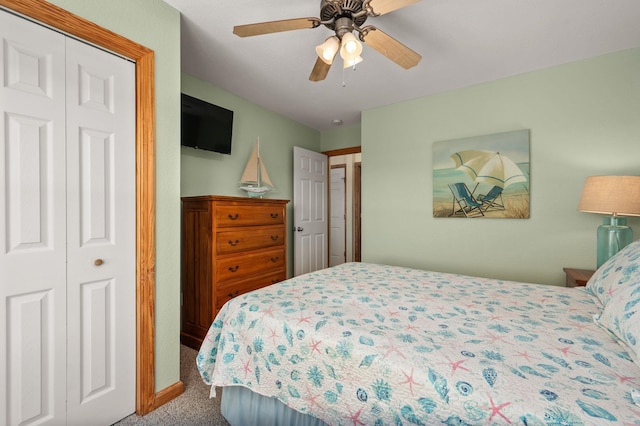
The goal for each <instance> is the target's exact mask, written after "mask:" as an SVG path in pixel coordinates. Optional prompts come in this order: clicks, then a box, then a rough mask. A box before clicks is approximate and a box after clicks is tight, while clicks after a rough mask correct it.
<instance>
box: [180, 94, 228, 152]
mask: <svg viewBox="0 0 640 426" xmlns="http://www.w3.org/2000/svg"><path fill="white" fill-rule="evenodd" d="M181 129H182V132H181V133H182V135H181V143H182V145H184V146H190V147H192V148H197V149H205V150H207V151H215V152H219V153H222V154H231V135H232V131H233V111H230V110H228V109H225V108H222V107H219V106H217V105H213V104H210V103H208V102H205V101H203V100H201V99H197V98H194V97H192V96H189V95H185V94H184V93H182V123H181Z"/></svg>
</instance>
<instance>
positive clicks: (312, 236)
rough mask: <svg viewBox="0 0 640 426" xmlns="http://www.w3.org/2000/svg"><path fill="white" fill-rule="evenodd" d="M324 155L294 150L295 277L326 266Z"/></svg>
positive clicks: (326, 233) (326, 230)
mask: <svg viewBox="0 0 640 426" xmlns="http://www.w3.org/2000/svg"><path fill="white" fill-rule="evenodd" d="M327 174H328V163H327V156H326V155H324V154H321V153H319V152H315V151H309V150H308V149H304V148H300V147H297V146H295V147H293V230H294V233H293V249H294V275H301V274H306V273H307V272H312V271H316V270H318V269H322V268H326V267H327V266H328V260H327V256H328V252H329V250H328V247H327V237H328V229H327V228H328V220H327V215H328V211H327V196H328V194H327V183H328V177H327Z"/></svg>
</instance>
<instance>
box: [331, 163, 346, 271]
mask: <svg viewBox="0 0 640 426" xmlns="http://www.w3.org/2000/svg"><path fill="white" fill-rule="evenodd" d="M346 170H347V168H346V166H344V165H342V166H337V167H336V166H332V167H331V171H330V177H331V180H330V182H331V183H330V185H329V193H330V194H331V195H330V197H329V205H330V206H331V221H330V227H329V228H330V230H329V266H335V265H340V264H342V263H344V262H346V258H347V246H346V244H347V217H346V214H347V213H346V212H347V210H346V202H345V200H346V196H347V194H346Z"/></svg>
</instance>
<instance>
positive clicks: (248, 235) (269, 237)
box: [216, 226, 285, 254]
mask: <svg viewBox="0 0 640 426" xmlns="http://www.w3.org/2000/svg"><path fill="white" fill-rule="evenodd" d="M284 233H285V231H284V227H283V226H260V227H254V228H242V229H232V230H229V231H220V232H218V233H217V234H216V250H217V253H218V254H226V253H236V252H239V251H247V250H255V249H259V248H266V247H275V246H281V245H283V244H284V238H285V235H284Z"/></svg>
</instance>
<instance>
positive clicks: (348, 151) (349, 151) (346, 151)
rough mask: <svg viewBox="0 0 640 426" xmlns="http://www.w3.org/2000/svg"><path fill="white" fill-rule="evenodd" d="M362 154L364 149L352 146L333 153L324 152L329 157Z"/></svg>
mask: <svg viewBox="0 0 640 426" xmlns="http://www.w3.org/2000/svg"><path fill="white" fill-rule="evenodd" d="M360 152H362V147H360V146H352V147H350V148H340V149H333V150H331V151H324V152H323V154H324V155H326V156H327V157H336V156H338V155H348V154H359V153H360Z"/></svg>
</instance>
